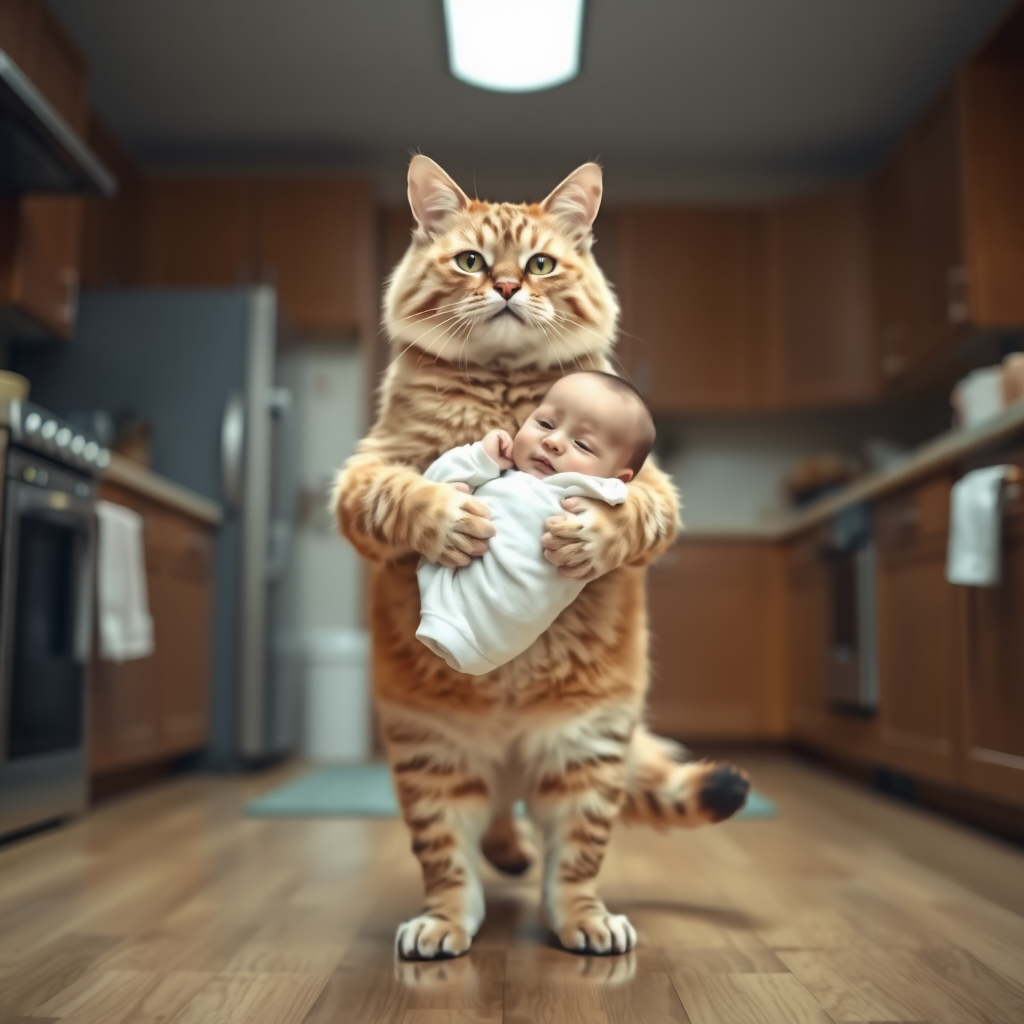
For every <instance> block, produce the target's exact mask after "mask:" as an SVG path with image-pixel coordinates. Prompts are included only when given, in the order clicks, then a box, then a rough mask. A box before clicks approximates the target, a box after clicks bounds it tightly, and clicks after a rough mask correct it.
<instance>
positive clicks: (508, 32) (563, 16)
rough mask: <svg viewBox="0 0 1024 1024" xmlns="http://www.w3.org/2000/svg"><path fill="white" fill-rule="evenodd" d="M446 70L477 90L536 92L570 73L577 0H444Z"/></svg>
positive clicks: (579, 19) (574, 60)
mask: <svg viewBox="0 0 1024 1024" xmlns="http://www.w3.org/2000/svg"><path fill="white" fill-rule="evenodd" d="M444 15H445V26H446V28H447V31H448V56H449V61H450V63H451V70H452V74H453V75H454V76H455V77H456V78H458V79H461V80H462V81H463V82H468V83H469V84H470V85H475V86H477V87H478V88H480V89H491V90H493V91H495V92H536V91H537V90H539V89H551V88H553V87H554V86H556V85H561V84H562V83H563V82H568V81H569V80H570V79H573V78H575V77H576V75H577V74H578V73H579V68H580V38H581V36H582V30H583V0H444Z"/></svg>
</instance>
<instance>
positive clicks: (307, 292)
mask: <svg viewBox="0 0 1024 1024" xmlns="http://www.w3.org/2000/svg"><path fill="white" fill-rule="evenodd" d="M257 245H258V260H259V266H260V277H261V279H262V280H265V281H270V282H271V283H273V284H274V285H275V286H276V287H277V294H278V300H279V302H280V303H281V305H282V307H283V308H284V309H285V310H287V312H288V316H289V318H290V319H291V321H292V322H293V323H294V324H295V325H296V326H297V327H298V328H300V329H301V330H302V331H303V332H304V333H307V334H316V333H321V332H322V333H326V334H336V333H338V332H339V331H347V332H350V333H353V334H355V333H359V332H361V331H367V332H369V331H370V330H371V329H372V331H373V332H374V333H376V331H377V326H376V324H377V319H378V317H377V310H378V308H379V305H378V302H377V300H376V299H375V298H374V292H375V291H376V289H377V281H376V280H375V276H376V275H375V271H376V252H375V237H374V205H373V194H372V191H371V189H370V186H369V183H367V182H361V181H348V180H345V179H338V178H292V179H287V180H276V181H270V182H267V183H265V184H263V185H261V186H260V188H259V231H258V242H257Z"/></svg>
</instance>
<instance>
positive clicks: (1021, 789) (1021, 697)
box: [963, 459, 1024, 807]
mask: <svg viewBox="0 0 1024 1024" xmlns="http://www.w3.org/2000/svg"><path fill="white" fill-rule="evenodd" d="M1021 461H1022V462H1024V459H1021ZM964 589H965V595H964V597H965V601H966V606H967V624H968V630H967V657H966V659H965V663H966V679H965V681H964V689H963V723H964V726H963V728H964V751H963V774H964V779H965V781H966V783H967V785H969V786H970V787H971V788H972V789H974V790H977V791H980V792H982V793H984V794H986V795H988V796H990V797H994V798H996V799H999V800H1004V801H1008V802H1010V803H1013V804H1016V805H1017V806H1018V807H1020V806H1024V653H1022V652H1024V644H1022V642H1021V638H1022V637H1024V488H1022V487H1021V485H1020V484H1019V483H1013V484H1008V485H1006V491H1005V504H1004V523H1003V577H1002V581H1001V583H1000V584H999V586H997V587H969V588H964Z"/></svg>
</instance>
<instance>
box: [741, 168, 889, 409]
mask: <svg viewBox="0 0 1024 1024" xmlns="http://www.w3.org/2000/svg"><path fill="white" fill-rule="evenodd" d="M763 219H764V220H763V226H762V230H763V231H764V236H765V237H764V241H763V254H762V260H763V261H764V262H763V264H762V267H761V273H762V274H763V275H764V276H765V284H764V291H763V293H762V295H763V297H762V305H761V307H760V312H761V315H762V319H763V322H764V323H765V324H766V325H767V331H768V348H767V353H766V358H767V364H768V372H767V376H766V381H765V386H766V388H767V390H768V394H767V395H766V404H768V405H771V406H784V407H812V406H819V405H826V404H842V403H847V402H855V401H858V400H864V399H868V398H871V397H872V395H873V394H874V393H875V387H876V376H875V372H874V360H873V358H872V345H871V322H872V317H871V308H872V295H871V262H870V237H869V232H868V224H867V196H866V192H865V190H864V189H862V188H850V189H844V190H841V191H836V192H830V193H828V194H826V195H822V196H817V197H813V198H810V199H805V200H801V201H799V202H793V203H786V204H783V205H781V206H778V207H775V208H773V209H771V210H769V211H766V212H765V213H764V214H763Z"/></svg>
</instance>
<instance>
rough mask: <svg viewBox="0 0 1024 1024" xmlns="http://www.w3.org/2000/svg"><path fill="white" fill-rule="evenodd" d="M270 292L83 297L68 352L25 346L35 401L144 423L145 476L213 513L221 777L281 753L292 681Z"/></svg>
mask: <svg viewBox="0 0 1024 1024" xmlns="http://www.w3.org/2000/svg"><path fill="white" fill-rule="evenodd" d="M276 349H277V303H276V297H275V294H274V291H273V289H272V288H268V287H254V288H240V289H233V290H224V291H221V290H209V291H193V290H189V291H177V290H153V291H149V290H139V291H136V290H116V291H114V290H111V291H84V292H83V293H82V295H81V300H80V306H79V316H78V330H77V333H76V337H75V340H74V342H73V343H72V344H70V345H69V346H67V347H63V346H62V347H61V348H59V349H54V348H35V347H32V348H22V349H21V350H20V351H19V352H17V353H16V355H15V359H14V363H15V367H16V369H17V370H18V371H19V372H21V373H24V374H25V375H26V376H27V377H28V378H29V379H30V380H31V382H32V397H33V399H34V400H37V401H39V402H40V403H41V404H43V405H46V406H47V407H49V408H51V409H53V410H54V411H55V412H57V413H59V414H63V415H65V416H68V415H73V414H76V413H77V414H80V413H83V412H85V411H89V410H96V409H102V410H105V411H107V412H108V413H110V414H111V415H113V416H115V417H116V416H118V415H123V414H127V413H130V414H134V415H137V416H138V417H140V418H144V419H147V420H149V421H150V422H151V423H152V426H153V433H152V452H153V458H152V468H153V470H154V471H155V472H157V473H159V474H161V475H163V476H165V477H167V478H168V479H170V480H174V481H176V482H177V483H180V484H183V485H184V486H186V487H189V488H191V489H192V490H193V491H196V492H198V493H199V494H202V495H204V496H206V497H208V498H212V499H214V500H215V501H218V502H220V503H221V504H222V505H223V506H224V510H225V518H224V521H223V523H222V525H221V526H220V528H219V531H218V538H217V556H216V583H215V586H216V599H215V616H216V618H215V623H214V654H213V659H214V664H213V696H212V700H213V705H212V708H211V720H212V729H211V741H210V745H209V748H208V750H207V751H206V755H205V761H206V763H207V764H208V765H209V766H210V767H214V768H222V769H231V768H238V767H244V766H246V765H248V764H254V763H259V762H262V761H266V760H269V759H272V758H275V757H277V756H280V755H282V754H285V753H287V752H289V751H290V750H291V749H292V747H293V745H294V743H295V739H296V732H297V717H298V716H297V708H296V700H297V696H298V694H297V680H296V672H295V671H294V668H293V666H292V659H291V654H290V652H291V650H292V645H291V644H290V643H289V642H288V632H289V629H288V622H287V615H286V609H285V608H284V607H283V601H282V595H281V590H282V587H281V584H282V581H283V577H284V575H285V569H286V567H287V563H288V558H289V547H290V538H291V526H292V515H293V509H294V500H293V497H292V464H293V460H292V457H291V451H290V448H291V443H292V441H291V438H292V436H293V432H292V430H291V396H290V395H289V394H288V392H287V391H286V390H284V389H283V388H280V387H278V386H277V385H276V383H275V362H276Z"/></svg>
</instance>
